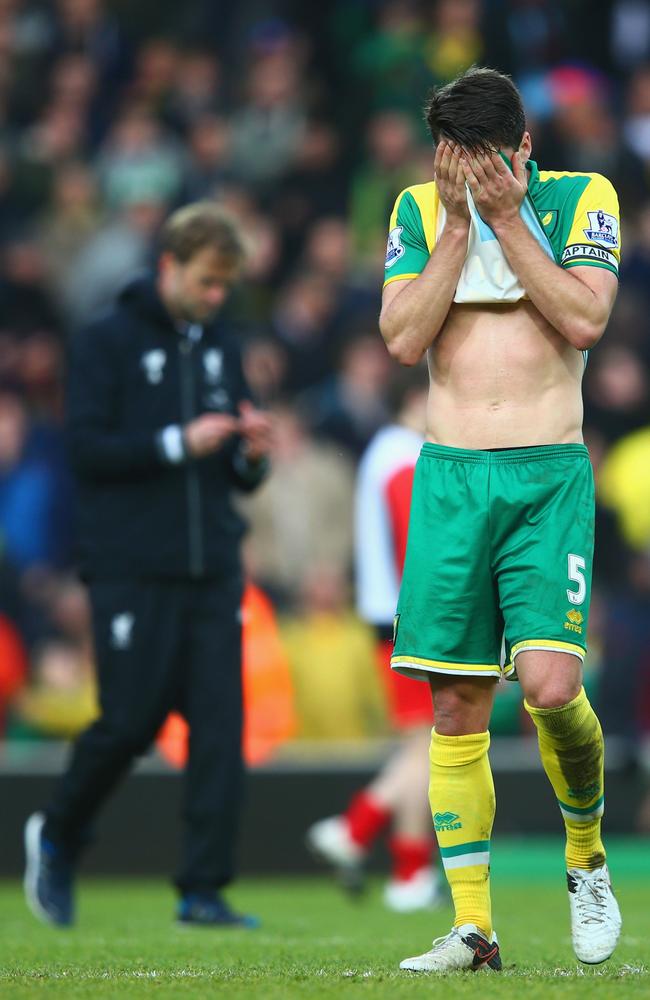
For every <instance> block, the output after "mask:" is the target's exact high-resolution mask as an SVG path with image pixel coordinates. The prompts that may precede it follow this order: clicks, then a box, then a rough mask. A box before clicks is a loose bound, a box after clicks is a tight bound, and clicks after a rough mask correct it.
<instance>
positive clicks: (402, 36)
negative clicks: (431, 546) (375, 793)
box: [0, 0, 650, 866]
mask: <svg viewBox="0 0 650 1000" xmlns="http://www.w3.org/2000/svg"><path fill="white" fill-rule="evenodd" d="M472 63H479V64H485V65H489V66H494V67H496V68H498V69H501V70H504V71H506V72H508V73H511V74H512V75H513V77H514V79H515V82H516V83H517V85H518V86H519V87H520V89H521V91H522V93H523V96H524V100H525V104H526V108H527V113H528V118H529V127H530V129H531V131H532V135H533V143H534V151H533V157H534V159H536V160H537V161H538V163H539V165H540V167H541V168H542V169H563V170H566V169H568V170H576V171H581V170H585V171H590V172H591V171H598V172H601V173H603V174H605V175H606V176H607V177H608V178H610V180H611V181H612V182H613V184H614V186H615V188H616V189H617V191H618V194H619V198H620V203H621V211H622V233H623V258H622V267H621V284H620V292H619V296H618V300H617V303H616V306H615V309H614V313H613V315H612V318H611V322H610V325H609V328H608V330H607V333H606V336H605V338H604V340H603V341H602V342H601V343H600V344H599V345H598V347H597V348H596V349H595V350H594V351H593V353H592V355H591V358H590V361H589V364H588V367H587V371H586V374H585V382H584V395H585V411H586V430H585V436H586V440H587V443H588V446H589V449H590V452H591V456H592V460H593V464H594V469H595V473H596V479H597V486H598V511H597V557H596V566H595V584H594V596H593V606H592V614H591V621H590V636H589V655H588V660H587V663H586V676H587V687H588V690H589V693H590V695H591V697H592V700H594V702H595V704H596V706H597V708H598V711H599V714H600V717H601V720H602V722H603V727H604V728H605V730H606V732H607V734H608V735H609V736H610V741H609V746H610V751H609V752H610V758H609V765H610V768H612V769H614V770H616V771H617V773H618V774H619V776H620V779H621V781H622V782H623V784H624V786H625V788H626V789H630V788H631V789H633V794H628V793H627V792H626V795H625V799H624V802H623V799H621V804H620V808H619V809H618V818H617V820H616V822H618V823H619V827H620V828H621V829H623V830H628V831H629V830H632V829H637V830H645V832H646V833H647V832H648V831H650V807H649V806H648V804H644V793H643V787H644V779H643V762H644V759H645V758H646V757H647V752H644V745H646V746H647V741H648V740H649V739H650V5H649V4H648V3H647V2H645V0H611V2H610V0H564V2H554V0H483V2H481V0H421V2H416V0H389V2H381V0H329V2H322V3H320V4H305V3H301V2H299V0H284V2H282V0H276V2H271V0H247V2H245V3H240V4H233V3H232V2H227V3H226V2H220V0H185V2H183V3H182V4H179V3H178V2H177V0H138V2H137V3H134V2H132V0H0V737H1V739H2V740H3V741H4V742H3V749H2V752H1V754H0V783H2V782H4V786H5V789H7V790H8V791H6V793H5V797H4V800H5V801H8V802H9V804H10V809H11V808H14V809H15V813H16V816H17V820H16V829H18V820H19V819H20V820H22V818H23V817H24V815H25V814H26V813H27V812H29V811H31V808H33V805H34V795H35V790H34V789H33V787H32V786H31V785H30V783H29V779H30V776H31V779H32V780H36V779H38V780H39V781H40V780H41V779H42V780H44V781H46V780H47V777H46V776H47V774H48V772H53V771H55V770H56V769H57V768H58V767H59V766H60V761H61V759H62V757H61V754H62V753H64V752H65V751H64V749H62V748H63V747H64V743H63V742H61V741H66V740H68V739H69V738H70V737H72V736H74V735H75V734H76V733H77V732H78V731H79V730H80V729H81V728H83V727H84V726H85V725H86V724H87V723H88V722H89V721H90V719H92V717H93V713H94V711H95V701H94V687H93V668H92V660H93V652H92V646H91V642H90V635H89V623H88V610H87V606H86V600H85V596H84V591H83V588H82V587H81V585H80V584H79V582H78V581H77V579H76V577H75V572H74V539H73V509H72V502H71V489H70V481H69V473H68V469H67V466H66V458H65V444H64V439H63V385H64V379H65V358H66V348H67V345H68V344H69V343H70V341H71V338H74V336H75V331H76V330H77V329H78V328H79V326H80V325H81V324H83V323H84V321H85V320H86V319H87V318H89V317H90V316H91V315H92V314H93V313H94V312H96V311H97V310H98V309H101V308H102V307H103V306H104V305H105V304H106V303H107V302H108V301H110V299H111V298H112V296H113V295H114V294H115V292H116V291H117V290H118V289H119V288H120V287H121V285H122V283H123V282H124V281H125V280H126V279H127V278H128V277H130V276H131V275H132V274H133V272H134V271H135V270H138V269H139V268H145V267H146V266H147V265H150V264H151V263H152V262H153V261H155V258H156V237H157V232H158V229H159V226H160V223H161V221H162V220H163V218H164V217H165V216H166V214H167V213H168V212H169V211H170V210H172V209H174V208H176V207H178V206H180V205H182V204H184V203H186V202H188V201H192V200H195V199H197V198H205V197H208V198H215V199H217V200H218V201H219V202H222V203H223V204H225V205H227V206H228V207H229V209H230V210H231V211H232V212H233V213H234V214H235V215H236V216H237V218H239V220H240V221H241V224H242V226H243V227H244V229H245V231H246V234H247V239H248V241H249V246H250V256H249V262H248V270H247V275H246V280H245V283H244V285H243V286H242V288H241V290H238V291H237V292H236V293H235V295H234V297H233V300H232V301H231V303H230V306H229V312H230V314H231V318H232V321H233V322H234V323H236V324H237V326H238V328H239V330H240V333H241V337H242V338H243V340H244V342H245V351H246V369H247V374H248V378H249V380H250V382H251V384H252V386H253V388H254V390H255V392H256V393H257V395H258V397H259V399H260V400H261V401H262V402H263V403H264V405H265V406H268V407H269V408H271V409H272V410H273V411H274V412H275V414H276V419H277V427H278V432H277V441H276V445H275V449H276V454H275V456H274V473H273V476H272V477H271V479H270V480H269V482H268V483H267V484H266V486H265V487H264V488H263V489H262V490H261V491H260V492H259V493H258V494H257V495H256V496H255V497H254V498H252V500H251V501H249V502H248V503H247V506H246V514H247V516H248V518H249V520H250V523H251V533H250V536H249V541H248V543H247V550H246V559H247V565H248V568H249V575H250V578H251V581H252V582H254V583H255V584H256V585H257V586H258V587H259V588H260V591H259V592H258V593H259V594H260V595H261V600H262V601H263V602H264V614H263V615H261V617H260V615H258V614H254V613H253V612H252V611H251V613H250V616H249V621H248V629H249V635H248V638H247V641H248V643H249V646H248V659H247V671H248V676H247V689H246V690H247V701H248V703H249V709H250V711H249V722H248V730H247V755H248V758H249V761H250V762H251V763H252V764H253V765H254V772H253V777H254V778H255V775H256V774H257V776H258V778H257V784H255V781H254V782H253V791H254V794H252V795H251V801H252V805H251V808H258V809H260V810H262V809H263V808H266V807H265V806H264V803H266V802H268V801H270V800H269V798H268V797H269V796H271V794H273V796H276V795H277V792H276V791H273V792H272V791H271V790H272V789H274V788H275V787H276V786H274V785H273V781H276V782H279V781H280V780H281V777H282V776H283V775H284V776H285V779H286V780H285V786H284V787H287V788H289V789H290V792H289V793H287V794H290V795H291V796H293V800H294V801H295V798H296V794H297V792H296V789H297V788H298V787H300V788H302V787H307V784H308V783H309V782H310V781H312V780H313V775H314V774H315V773H317V772H318V773H319V774H321V776H322V780H323V782H328V781H329V785H327V786H325V785H323V787H324V788H325V787H327V788H329V789H330V792H331V795H334V794H335V793H336V794H337V795H338V796H339V799H340V798H341V797H342V794H343V787H344V786H345V784H346V782H348V783H349V784H353V783H354V781H355V780H357V777H358V775H359V774H361V773H362V772H363V771H364V768H366V767H367V768H370V767H371V766H374V764H375V763H376V762H377V761H378V760H379V759H381V755H382V753H384V752H385V749H386V747H388V746H390V741H391V737H392V734H391V731H390V728H389V725H388V722H387V718H388V713H387V711H386V710H385V708H386V706H385V688H384V682H383V680H382V677H381V675H380V673H379V671H378V669H377V667H376V648H375V645H376V644H375V638H374V634H373V632H372V631H371V629H370V627H369V626H368V625H366V624H365V623H364V622H362V621H361V620H360V618H359V617H358V616H357V614H356V612H355V605H354V596H353V595H354V579H353V546H354V532H353V500H354V490H355V473H356V468H357V465H358V461H359V457H360V455H361V454H362V452H363V451H364V449H365V447H366V445H367V444H368V442H369V441H370V439H371V438H372V436H373V435H374V434H375V433H376V432H377V430H378V429H380V428H381V427H382V426H384V425H385V424H386V423H387V422H388V421H389V420H390V419H391V412H390V394H391V386H392V383H393V381H394V378H395V366H394V364H393V362H391V361H390V359H389V357H388V354H387V352H386V350H385V348H384V346H383V343H382V341H381V338H380V336H379V332H378V326H377V316H378V312H379V304H380V290H381V283H382V274H383V256H384V248H385V239H386V231H387V223H388V218H389V213H390V210H391V208H392V205H393V202H394V199H395V197H396V195H397V194H398V193H399V192H400V191H401V190H402V188H404V187H405V186H407V185H409V184H413V183H417V182H420V181H425V180H429V179H430V178H431V175H432V162H433V154H432V149H431V144H430V141H429V139H428V136H427V133H426V130H425V126H424V123H423V120H422V115H421V107H422V104H423V101H424V99H425V96H426V94H427V90H428V88H429V87H430V86H431V85H432V84H440V83H444V82H446V81H448V80H451V79H452V78H453V77H454V76H456V75H457V74H458V73H459V72H461V71H462V70H464V69H465V68H467V67H468V66H470V65H471V64H472ZM260 622H262V624H260ZM265 628H269V629H271V631H272V633H273V637H274V638H273V642H272V644H270V645H269V642H268V641H265V640H264V638H263V636H264V635H265V634H267V633H264V629H265ZM271 647H272V649H273V657H274V659H273V662H272V663H269V662H268V657H269V653H268V651H269V649H270V648H271ZM265 657H266V659H265ZM262 661H263V662H262ZM256 678H257V681H256ZM259 678H262V680H259ZM414 683H415V682H414ZM501 688H502V690H501ZM265 698H266V699H270V700H267V701H265V700H264V699H265ZM343 705H344V706H345V711H341V710H340V706H343ZM271 717H272V719H274V720H275V722H276V724H275V725H269V718H271ZM278 720H279V721H278ZM493 733H494V736H495V742H494V747H495V749H494V759H495V767H496V769H497V771H499V770H501V771H502V772H503V774H504V775H505V777H504V778H503V780H504V781H505V780H506V779H507V780H510V779H508V774H510V776H511V777H512V774H514V772H515V771H517V769H519V770H521V769H522V768H523V769H525V768H526V767H528V766H529V764H528V763H527V762H532V761H533V760H534V758H535V750H534V742H531V738H530V736H529V735H528V733H527V731H526V726H525V722H524V720H523V713H522V711H521V706H520V695H519V692H518V689H517V686H516V685H501V686H500V691H499V698H498V700H497V709H496V712H495V719H494V725H493ZM644 741H645V742H644ZM173 759H174V752H173V734H172V736H170V742H169V745H167V744H165V745H163V747H162V753H161V751H160V750H159V751H158V752H154V753H153V754H152V755H151V757H150V759H149V760H148V761H145V762H144V764H143V768H144V772H146V773H149V774H152V775H153V774H155V775H156V776H157V777H156V780H160V781H163V780H165V775H166V774H167V771H168V770H170V769H172V768H173ZM530 767H537V765H536V764H534V763H530ZM144 772H143V773H144ZM152 780H153V779H152ZM512 780H514V778H513V779H512ZM291 781H294V782H300V781H302V782H303V785H299V784H298V785H297V784H291ZM540 781H543V777H540ZM287 782H288V784H287ZM620 787H623V786H622V785H621V786H620ZM255 789H257V791H255ZM120 794H123V795H129V794H131V795H132V796H133V793H132V792H131V793H129V792H128V790H127V791H125V792H124V793H120ZM323 795H325V797H326V793H323ZM7 796H8V798H7ZM256 796H257V797H256ZM265 796H267V798H266V799H265ZM27 800H29V802H28V801H27ZM120 801H121V800H120V799H119V796H118V804H117V805H116V806H115V807H113V806H111V807H110V808H111V809H113V810H114V812H115V816H117V812H116V811H115V810H119V808H120V806H119V802H120ZM156 801H157V800H156ZM274 801H276V802H277V798H276V799H274ZM549 801H550V796H549ZM153 802H154V800H153V799H152V800H151V803H153ZM11 803H13V804H14V805H13V806H12V805H11ZM151 803H149V805H146V804H145V806H143V807H142V808H143V809H144V810H145V812H146V811H147V810H148V809H154V811H155V808H156V807H155V805H153V804H151ZM333 804H335V803H333ZM339 804H340V802H339ZM131 808H132V809H136V810H137V808H138V803H137V802H136V801H135V799H134V801H133V802H131ZM322 808H323V797H322V796H321V801H320V809H321V810H322ZM551 808H552V807H549V812H550V810H551ZM21 810H23V811H22V812H21ZM303 812H304V815H303V816H302V819H300V822H302V820H304V821H305V822H306V821H307V820H308V819H309V818H310V817H311V818H313V817H314V810H313V809H312V810H311V812H310V811H309V809H308V808H306V807H305V809H304V810H303ZM19 813H20V816H19V815H18V814H19ZM553 820H555V815H554V814H553ZM508 821H509V820H508V817H507V815H506V817H505V819H503V820H502V822H505V823H507V822H508ZM143 822H145V823H146V817H145V818H143ZM297 822H298V821H297ZM513 822H514V820H513ZM531 822H535V819H534V818H533V820H531ZM548 822H550V820H548ZM10 826H11V824H10ZM553 828H554V827H553ZM12 829H13V827H12ZM12 851H13V848H12V850H10V851H9V854H8V855H6V857H7V858H8V859H9V860H7V861H6V864H7V865H10V866H11V865H12V864H13V860H11V859H12V858H13V857H14V854H12ZM16 851H18V847H16Z"/></svg>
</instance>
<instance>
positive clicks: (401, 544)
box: [307, 368, 443, 913]
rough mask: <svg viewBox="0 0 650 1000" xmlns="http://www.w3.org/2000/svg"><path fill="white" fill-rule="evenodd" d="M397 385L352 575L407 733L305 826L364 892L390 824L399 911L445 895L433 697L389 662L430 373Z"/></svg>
mask: <svg viewBox="0 0 650 1000" xmlns="http://www.w3.org/2000/svg"><path fill="white" fill-rule="evenodd" d="M402 375H405V376H406V377H402V378H399V379H394V381H393V386H392V388H391V396H392V403H393V406H392V409H393V412H394V419H393V421H392V422H391V423H390V424H387V425H386V426H385V427H382V428H381V430H379V431H378V432H377V433H376V434H375V436H374V437H373V439H372V441H371V442H370V444H369V445H368V447H367V448H366V450H365V452H364V454H363V457H362V459H361V462H360V464H359V474H358V477H357V483H356V491H355V582H356V598H357V608H358V611H359V614H360V616H361V617H362V618H363V619H364V620H365V621H367V622H369V623H370V624H371V625H373V626H374V628H375V631H376V635H377V640H378V659H379V663H380V667H381V671H382V677H383V678H385V679H386V680H387V693H388V704H389V709H390V715H391V721H392V723H393V726H394V728H395V730H396V732H397V733H398V734H399V736H400V739H399V742H398V745H397V747H396V749H395V751H394V753H393V754H391V756H390V757H389V758H388V760H387V761H386V762H385V763H384V764H383V766H382V767H381V768H380V769H379V771H378V773H377V774H375V775H374V776H373V778H372V780H371V781H370V783H369V784H367V785H366V786H365V787H364V788H362V789H361V790H360V791H358V792H357V793H356V794H355V795H354V796H353V797H352V799H351V800H350V801H349V802H348V804H347V807H346V809H345V811H344V812H343V813H342V814H340V815H337V816H328V817H327V818H325V819H321V820H318V821H317V822H316V823H314V824H312V826H311V827H310V828H309V830H308V831H307V844H308V846H309V848H310V849H311V850H312V851H313V852H314V853H315V854H316V855H318V856H319V857H320V858H321V859H322V860H324V861H326V862H328V863H329V864H330V865H332V866H333V868H334V869H335V870H336V871H337V873H338V875H339V877H340V880H341V882H342V884H343V886H344V887H345V888H347V889H349V890H351V891H353V892H354V891H357V890H358V889H360V888H361V887H362V884H363V865H364V862H365V860H366V858H367V856H368V853H369V851H370V849H371V847H372V845H373V844H374V843H375V841H376V840H377V839H378V838H379V837H380V836H381V835H382V834H383V833H384V832H386V831H387V830H389V831H390V836H389V839H388V849H389V852H390V856H391V862H392V865H391V877H390V879H389V881H388V882H387V883H386V886H385V888H384V902H385V904H386V906H387V907H388V908H389V909H392V910H395V911H396V912H398V913H412V912H414V911H416V910H422V909H430V908H432V907H434V906H436V905H439V904H440V903H441V902H442V898H443V895H442V893H441V892H440V887H439V878H438V872H437V870H436V867H435V866H434V864H433V863H432V854H433V848H434V843H435V842H434V840H433V830H432V828H431V815H430V813H429V809H428V805H427V796H426V788H427V782H428V770H429V768H428V763H427V756H426V755H427V748H428V745H429V741H430V733H431V722H432V709H431V698H430V697H429V692H428V690H427V689H426V688H425V687H424V685H423V684H415V683H414V682H413V681H412V680H409V679H408V678H406V677H403V676H401V675H400V674H398V673H396V672H395V671H391V670H390V669H389V666H390V657H391V653H392V649H393V644H392V641H391V637H392V634H393V616H394V613H395V604H396V603H397V595H398V592H399V581H400V579H401V575H402V568H403V565H404V555H405V552H406V536H407V531H408V520H409V509H410V506H411V491H412V486H413V472H414V469H415V464H416V462H417V458H418V455H419V453H420V448H421V447H422V441H423V432H424V426H425V421H426V405H427V381H428V380H427V376H426V372H425V371H424V370H423V368H418V369H410V370H409V371H408V372H407V373H406V372H403V373H402Z"/></svg>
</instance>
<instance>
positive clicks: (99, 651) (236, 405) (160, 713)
mask: <svg viewBox="0 0 650 1000" xmlns="http://www.w3.org/2000/svg"><path fill="white" fill-rule="evenodd" d="M243 257H244V250H243V244H242V241H241V238H240V235H239V233H238V232H237V229H236V228H235V226H234V225H233V223H232V222H231V221H230V220H229V219H228V217H226V216H225V215H224V214H223V213H222V212H221V210H220V209H219V208H218V207H217V206H215V205H214V204H211V203H208V202H205V203H196V204H194V205H190V206H188V207H186V208H184V209H181V210H180V211H178V212H176V213H175V214H174V215H172V216H171V218H170V219H169V220H168V222H167V224H166V226H165V228H164V230H163V233H162V243H161V255H160V259H159V264H158V270H157V274H156V275H155V276H152V277H151V278H149V279H142V280H138V281H135V282H134V283H133V284H131V285H130V286H128V287H127V288H126V289H125V290H124V292H123V293H122V294H121V296H120V298H119V300H118V302H117V303H116V305H115V307H114V308H113V309H112V310H111V311H110V313H108V314H107V315H106V316H104V317H103V318H101V319H100V320H99V321H98V322H96V323H94V324H93V325H92V326H90V327H89V328H88V329H87V330H85V331H84V332H83V333H82V334H81V335H80V337H79V339H78V340H77V342H76V343H75V345H74V348H73V351H72V357H71V361H70V373H69V413H68V418H69V438H70V448H71V456H72V462H73V466H74V469H75V473H76V477H77V483H78V501H79V502H78V522H79V556H80V566H81V571H82V574H83V576H84V578H85V579H86V581H87V583H88V586H89V592H90V600H91V605H92V613H93V627H94V635H95V647H96V656H97V667H98V679H99V693H100V704H101V714H100V717H99V718H98V719H97V721H96V722H95V723H93V725H91V726H90V728H89V729H87V730H86V732H84V733H83V734H82V736H81V737H80V738H79V740H78V742H77V744H76V746H75V747H74V750H73V753H72V758H71V761H70V764H69V766H68V769H67V771H66V772H65V774H64V775H63V777H62V779H61V780H60V782H59V783H58V785H57V787H56V789H55V792H54V795H53V797H52V800H51V802H50V804H49V807H48V808H47V810H46V811H45V812H44V813H35V814H34V815H33V816H32V817H31V818H30V819H29V820H28V822H27V826H26V831H25V841H26V852H27V870H26V875H25V888H26V893H27V899H28V902H29V904H30V906H31V908H32V910H33V912H34V913H35V914H36V915H37V916H38V917H40V918H41V919H43V920H46V921H48V922H50V923H54V924H58V925H68V924H70V923H72V922H73V919H74V905H73V880H74V873H75V866H76V862H77V860H78V858H79V855H80V852H81V850H82V848H83V846H84V844H85V843H86V842H87V841H88V839H89V835H90V827H91V824H92V821H93V819H94V817H95V815H96V813H97V811H98V810H99V808H100V806H101V805H102V804H103V802H104V801H105V800H106V798H107V797H108V795H109V794H110V793H111V792H112V790H113V788H114V787H115V786H116V785H117V783H118V782H119V781H120V779H121V778H122V777H123V776H124V774H125V773H126V772H127V770H128V769H129V767H130V765H131V763H132V762H133V759H134V758H135V757H136V756H137V755H138V754H141V753H143V752H144V751H145V750H146V749H147V747H149V745H150V744H151V742H152V741H153V739H154V737H155V735H156V733H157V731H158V729H159V727H160V726H161V724H162V723H163V721H164V719H165V717H166V715H167V713H168V712H169V711H170V710H171V709H174V708H176V709H178V710H180V711H181V712H182V713H183V714H184V716H185V718H186V719H187V721H188V723H189V727H190V733H191V737H190V751H189V763H188V768H187V775H186V799H185V805H184V811H183V816H184V820H185V834H184V844H183V851H182V861H181V865H180V869H179V871H178V874H177V877H176V880H175V881H176V885H177V887H178V890H179V892H180V895H181V899H180V904H179V914H178V915H179V919H180V920H182V921H184V922H189V923H208V924H215V925H221V924H233V923H234V924H240V925H241V924H244V925H249V924H250V923H251V922H252V921H251V919H250V918H247V917H243V916H239V915H238V914H236V913H233V911H232V910H231V909H230V908H229V906H228V904H227V903H226V902H225V900H224V899H223V898H222V897H221V895H220V892H219V890H220V889H221V888H222V886H224V885H226V884H227V883H228V882H229V881H230V879H231V877H232V870H233V859H232V855H233V842H234V839H235V834H236V828H237V819H238V813H239V805H240V790H241V779H242V761H241V749H240V747H241V723H242V699H241V625H240V611H239V609H240V600H241V596H242V573H241V567H240V555H239V544H240V539H241V536H242V533H243V528H244V526H243V523H242V521H241V519H240V517H239V515H238V514H237V513H236V511H235V509H234V507H233V505H232V492H233V489H240V490H251V489H254V488H255V487H256V486H257V485H258V484H259V483H260V482H261V480H262V478H263V477H264V474H265V471H266V468H267V458H266V455H267V451H268V446H269V439H270V424H269V420H268V417H267V416H266V415H264V414H263V413H261V412H260V411H258V410H257V409H255V407H254V405H253V403H252V401H251V399H250V393H249V389H248V387H247V385H246V381H245V378H244V375H243V372H242V365H241V355H240V346H239V344H238V342H237V338H236V336H233V334H232V333H231V332H230V331H229V330H228V329H227V328H224V326H223V324H222V323H220V322H219V321H218V320H216V317H217V314H218V313H219V310H220V308H221V306H222V305H223V303H224V301H225V299H226V297H227V295H228V291H229V289H230V287H231V285H232V284H233V282H234V281H235V280H236V279H237V277H238V274H239V271H240V269H241V264H242V261H243Z"/></svg>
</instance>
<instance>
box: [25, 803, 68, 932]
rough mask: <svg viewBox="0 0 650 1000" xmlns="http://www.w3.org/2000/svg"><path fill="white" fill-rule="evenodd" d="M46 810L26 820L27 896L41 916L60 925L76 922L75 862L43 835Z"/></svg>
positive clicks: (33, 909) (41, 918) (37, 914)
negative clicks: (74, 893) (73, 863)
mask: <svg viewBox="0 0 650 1000" xmlns="http://www.w3.org/2000/svg"><path fill="white" fill-rule="evenodd" d="M44 825H45V815H44V813H33V815H31V816H30V817H29V819H28V820H27V823H26V824H25V855H26V859H27V864H26V866H25V878H24V880H23V886H24V889H25V899H26V900H27V905H28V906H29V908H30V910H31V911H32V913H33V914H34V916H35V917H37V918H38V919H39V920H42V921H43V922H44V923H46V924H55V925H56V926H57V927H69V926H70V925H71V924H72V923H73V922H74V896H73V886H74V866H73V865H72V863H71V862H70V861H69V859H68V858H66V857H64V856H63V854H62V853H61V851H60V850H58V849H57V848H56V847H55V845H54V844H52V843H51V842H50V841H49V840H46V839H45V837H44V836H43V826H44Z"/></svg>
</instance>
